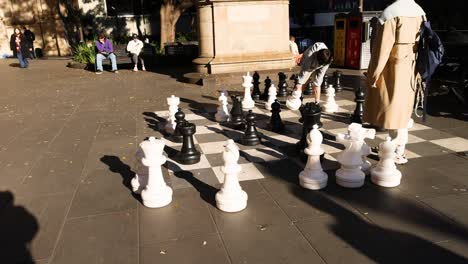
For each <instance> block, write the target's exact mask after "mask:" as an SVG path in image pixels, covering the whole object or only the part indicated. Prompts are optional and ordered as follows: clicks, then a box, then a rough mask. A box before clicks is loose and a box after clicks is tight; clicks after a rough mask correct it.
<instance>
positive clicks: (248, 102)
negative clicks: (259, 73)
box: [242, 72, 255, 111]
mask: <svg viewBox="0 0 468 264" xmlns="http://www.w3.org/2000/svg"><path fill="white" fill-rule="evenodd" d="M242 79H243V83H242V87H244V99H243V100H242V110H244V111H247V110H249V109H252V108H254V106H255V101H254V100H252V96H251V95H250V88H252V86H253V84H252V76H250V73H249V72H247V75H246V76H242Z"/></svg>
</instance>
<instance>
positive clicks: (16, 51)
mask: <svg viewBox="0 0 468 264" xmlns="http://www.w3.org/2000/svg"><path fill="white" fill-rule="evenodd" d="M10 50H11V51H13V56H15V57H17V58H18V60H19V64H20V68H22V69H25V68H27V67H28V66H29V62H28V58H29V56H30V55H29V50H30V48H29V45H28V43H27V41H26V38H25V37H24V35H23V34H22V33H21V31H20V30H19V28H15V31H14V33H13V34H12V35H11V37H10Z"/></svg>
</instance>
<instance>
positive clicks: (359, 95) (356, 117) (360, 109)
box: [351, 87, 365, 124]
mask: <svg viewBox="0 0 468 264" xmlns="http://www.w3.org/2000/svg"><path fill="white" fill-rule="evenodd" d="M354 96H355V98H354V101H355V102H356V108H355V109H354V113H353V114H352V115H351V123H359V124H362V115H363V113H364V101H365V95H364V91H363V89H362V87H359V89H357V90H356V92H355V93H354Z"/></svg>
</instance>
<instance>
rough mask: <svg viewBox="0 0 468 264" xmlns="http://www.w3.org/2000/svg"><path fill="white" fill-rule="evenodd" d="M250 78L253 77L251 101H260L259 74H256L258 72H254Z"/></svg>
mask: <svg viewBox="0 0 468 264" xmlns="http://www.w3.org/2000/svg"><path fill="white" fill-rule="evenodd" d="M252 77H253V91H252V99H253V100H260V96H261V95H262V92H261V91H260V74H258V72H254V74H253V76H252Z"/></svg>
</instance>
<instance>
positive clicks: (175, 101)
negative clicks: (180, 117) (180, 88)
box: [164, 95, 180, 134]
mask: <svg viewBox="0 0 468 264" xmlns="http://www.w3.org/2000/svg"><path fill="white" fill-rule="evenodd" d="M166 100H167V105H169V117H168V118H167V122H166V125H165V127H164V130H165V131H166V133H168V134H172V133H174V129H175V127H176V125H177V123H176V120H175V114H176V113H177V109H178V107H179V103H180V98H179V97H176V96H174V95H171V97H168V98H167V99H166Z"/></svg>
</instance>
